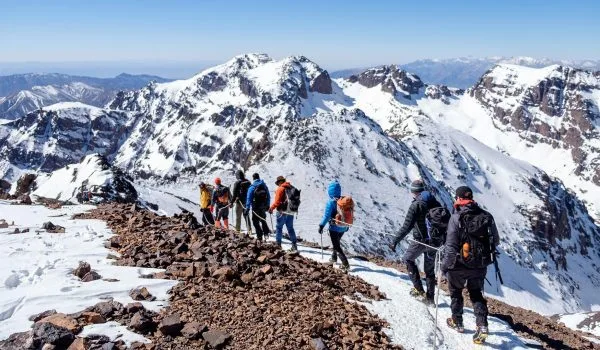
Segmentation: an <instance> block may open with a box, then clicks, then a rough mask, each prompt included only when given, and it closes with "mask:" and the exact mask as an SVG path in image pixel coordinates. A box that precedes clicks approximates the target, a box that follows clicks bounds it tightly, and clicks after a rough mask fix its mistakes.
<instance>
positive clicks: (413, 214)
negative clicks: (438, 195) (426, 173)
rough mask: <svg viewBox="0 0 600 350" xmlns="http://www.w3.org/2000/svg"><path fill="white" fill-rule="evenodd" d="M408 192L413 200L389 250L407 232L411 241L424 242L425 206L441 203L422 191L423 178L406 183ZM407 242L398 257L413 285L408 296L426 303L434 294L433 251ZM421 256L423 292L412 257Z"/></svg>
mask: <svg viewBox="0 0 600 350" xmlns="http://www.w3.org/2000/svg"><path fill="white" fill-rule="evenodd" d="M410 192H411V193H412V195H413V202H412V204H411V205H410V207H409V208H408V212H407V213H406V218H405V219H404V225H402V227H401V228H400V232H398V234H397V235H396V238H395V239H394V242H393V243H392V245H391V247H390V248H391V249H392V250H393V251H396V245H398V243H399V242H400V241H401V240H403V239H404V237H406V236H407V235H408V234H409V233H410V232H411V231H412V234H413V240H414V241H417V242H423V243H424V242H425V240H426V238H427V224H426V223H425V217H426V216H427V212H428V211H429V209H432V208H437V207H440V206H441V204H440V203H439V202H438V201H437V200H436V199H435V198H434V197H433V195H431V193H429V192H428V191H425V183H424V182H423V180H420V179H419V180H415V181H413V182H412V183H411V185H410ZM417 242H413V241H411V242H410V244H409V245H408V249H407V250H406V252H405V253H404V256H403V257H402V260H403V261H404V263H405V264H406V268H407V269H408V275H409V276H410V280H411V281H412V283H413V288H412V289H411V291H410V295H412V296H413V297H415V298H418V299H424V301H425V302H427V303H433V297H434V295H435V284H436V281H435V254H436V250H435V249H432V248H428V247H426V246H424V245H422V244H419V243H417ZM421 254H423V255H424V264H423V265H424V266H423V269H424V270H425V278H426V283H427V292H425V290H424V289H423V283H422V282H421V275H420V274H419V268H418V267H417V264H416V263H415V260H416V259H417V258H418V257H419V256H420V255H421Z"/></svg>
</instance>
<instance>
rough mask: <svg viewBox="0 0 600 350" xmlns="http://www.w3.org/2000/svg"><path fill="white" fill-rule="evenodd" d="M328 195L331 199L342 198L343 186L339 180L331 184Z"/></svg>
mask: <svg viewBox="0 0 600 350" xmlns="http://www.w3.org/2000/svg"><path fill="white" fill-rule="evenodd" d="M327 194H328V195H329V197H330V198H340V197H341V196H342V186H341V185H340V183H339V182H338V181H337V180H334V181H332V182H331V183H330V184H329V187H328V188H327Z"/></svg>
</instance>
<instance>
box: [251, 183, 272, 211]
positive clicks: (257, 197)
mask: <svg viewBox="0 0 600 350" xmlns="http://www.w3.org/2000/svg"><path fill="white" fill-rule="evenodd" d="M268 201H269V189H267V186H266V185H265V184H264V183H262V184H260V185H259V186H258V187H257V188H256V189H255V190H254V198H252V206H253V207H254V208H257V209H263V208H266V207H268V206H269V203H268Z"/></svg>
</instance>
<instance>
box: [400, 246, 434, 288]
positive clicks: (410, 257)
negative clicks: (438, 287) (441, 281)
mask: <svg viewBox="0 0 600 350" xmlns="http://www.w3.org/2000/svg"><path fill="white" fill-rule="evenodd" d="M435 253H436V251H435V250H434V249H431V248H427V247H426V246H424V245H422V244H419V243H417V242H412V241H411V242H410V245H409V246H408V249H407V250H406V252H405V253H404V256H403V257H402V260H403V261H404V263H405V264H406V269H407V270H408V276H409V277H410V280H411V281H412V284H413V286H414V287H415V289H416V290H418V291H419V292H424V291H425V290H424V289H423V282H421V275H420V274H419V268H418V267H417V264H416V263H415V260H417V258H418V257H419V256H420V255H421V254H423V258H424V263H423V269H424V270H425V281H426V283H427V298H429V299H433V296H434V295H435V284H436V281H435Z"/></svg>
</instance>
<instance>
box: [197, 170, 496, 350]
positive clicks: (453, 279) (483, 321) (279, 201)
mask: <svg viewBox="0 0 600 350" xmlns="http://www.w3.org/2000/svg"><path fill="white" fill-rule="evenodd" d="M236 177H237V180H236V182H235V183H234V185H233V189H232V191H231V192H232V193H230V191H229V188H227V187H226V186H223V185H222V184H221V180H220V179H219V178H217V179H215V187H214V188H212V186H210V185H208V184H205V183H201V184H200V207H201V212H202V221H203V223H204V224H205V225H212V224H215V225H216V226H217V227H221V220H222V221H223V226H224V227H225V228H226V229H227V228H228V227H229V223H228V217H229V208H230V207H231V206H235V214H236V224H235V229H236V230H237V231H238V232H239V231H240V229H241V221H242V217H243V218H244V220H245V222H246V226H247V231H248V232H250V231H251V229H252V228H251V226H250V219H249V218H250V214H252V224H253V225H254V230H255V233H256V238H257V239H258V240H259V241H262V240H263V238H264V237H268V236H269V235H270V229H269V226H268V225H267V219H266V213H267V212H268V213H269V214H272V213H273V212H274V211H277V213H276V218H277V221H276V226H275V232H276V234H275V240H276V242H277V244H278V245H279V246H281V240H282V236H283V227H284V226H286V228H287V231H288V235H289V238H290V240H291V242H292V248H291V251H297V250H298V247H297V239H296V232H295V230H294V216H295V215H296V214H297V212H298V208H299V206H300V190H298V189H296V188H295V187H294V186H292V185H291V184H290V182H288V181H286V179H285V178H284V177H283V176H278V177H277V179H276V181H275V184H276V185H277V190H276V191H275V198H274V200H273V202H272V203H271V198H270V194H269V189H268V187H267V185H266V184H265V182H264V181H263V180H261V179H260V176H259V174H256V173H255V174H253V175H252V179H253V182H252V183H250V181H249V180H247V179H246V178H245V176H244V173H243V172H242V171H241V170H240V171H238V172H237V174H236ZM410 192H411V194H412V197H413V201H412V203H411V205H410V207H409V209H408V211H407V213H406V217H405V220H404V224H403V225H402V227H401V228H400V231H399V232H398V234H397V235H396V236H395V238H394V240H393V242H392V244H391V245H390V249H391V250H392V251H394V252H395V251H396V246H397V245H398V243H399V242H400V241H401V240H403V239H404V238H405V237H406V236H408V234H409V233H410V232H411V231H412V234H413V235H412V239H410V242H409V246H408V249H407V250H406V251H405V253H404V255H403V257H402V260H403V261H404V263H405V264H406V267H407V270H408V274H409V276H410V279H411V281H412V284H413V288H412V289H411V291H410V295H411V296H413V297H415V298H417V299H418V300H421V301H423V302H425V303H426V304H433V303H434V295H435V286H436V278H435V261H436V254H439V255H438V259H439V260H440V269H441V273H442V274H443V275H444V276H446V279H447V281H448V289H449V292H450V298H451V305H450V308H451V310H452V317H450V318H448V319H447V321H446V323H447V325H448V326H449V327H450V328H452V329H455V330H456V331H457V332H460V333H463V332H464V325H463V307H464V300H463V295H462V292H463V289H465V288H466V289H467V290H468V292H469V297H470V299H471V302H472V304H473V309H474V314H475V317H476V326H477V329H476V332H475V334H474V335H473V342H474V343H476V344H482V343H484V342H485V340H486V338H487V335H488V328H487V327H488V320H487V317H488V308H487V302H486V300H485V298H484V297H483V287H484V281H485V279H486V273H487V266H488V265H490V264H492V263H494V264H496V273H497V276H498V277H499V278H500V282H501V283H502V279H501V276H500V274H499V271H498V269H497V261H496V257H497V254H498V253H497V250H496V247H497V245H498V244H499V236H498V230H497V228H496V224H495V222H494V218H493V216H492V215H491V214H490V213H489V212H487V211H485V210H483V209H482V208H481V207H480V206H479V205H478V204H477V203H476V202H475V200H474V199H473V191H472V190H471V189H470V188H469V187H467V186H461V187H459V188H457V189H456V192H455V201H454V204H453V208H452V209H453V210H452V213H451V212H450V210H448V209H447V208H445V207H444V206H443V205H441V204H440V202H439V201H438V200H436V199H435V197H434V196H433V195H432V194H431V192H429V191H427V190H426V188H425V183H424V182H423V181H422V180H421V179H418V180H415V181H413V182H412V183H411V185H410ZM327 195H328V200H327V204H326V206H325V211H324V213H323V217H322V219H321V221H320V222H319V228H318V232H319V234H321V235H322V234H323V230H324V228H325V227H326V226H327V225H329V227H328V229H329V236H330V238H331V243H332V246H333V253H332V255H331V259H330V262H331V263H336V262H337V259H338V257H339V259H340V260H341V262H342V265H341V268H342V269H343V270H344V271H346V272H347V271H348V270H349V267H350V265H349V263H348V259H347V257H346V255H345V254H344V251H343V250H342V247H341V243H340V242H341V239H342V236H343V235H344V233H345V232H347V231H348V229H349V228H350V227H352V226H353V222H354V201H353V199H352V197H351V196H342V188H341V185H340V183H339V182H338V181H337V180H336V181H332V182H331V183H330V184H329V186H328V188H327ZM269 203H271V204H269ZM213 212H214V214H215V216H216V222H215V221H214V217H213ZM271 226H272V225H271ZM421 255H423V258H424V259H423V260H424V272H425V284H426V289H425V288H423V283H422V281H421V275H420V273H419V269H418V267H417V264H416V260H417V259H418V258H419V257H420V256H421Z"/></svg>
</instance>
